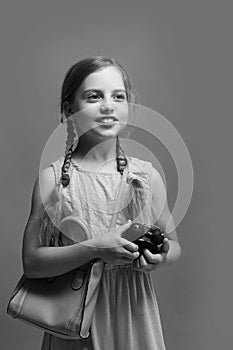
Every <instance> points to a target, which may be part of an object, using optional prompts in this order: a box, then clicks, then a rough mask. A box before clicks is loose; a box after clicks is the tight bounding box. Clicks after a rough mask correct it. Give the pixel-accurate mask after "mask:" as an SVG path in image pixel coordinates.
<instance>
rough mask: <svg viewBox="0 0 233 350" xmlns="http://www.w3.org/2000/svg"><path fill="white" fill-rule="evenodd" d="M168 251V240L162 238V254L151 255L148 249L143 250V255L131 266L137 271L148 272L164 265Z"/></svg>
mask: <svg viewBox="0 0 233 350" xmlns="http://www.w3.org/2000/svg"><path fill="white" fill-rule="evenodd" d="M168 250H169V240H168V239H167V238H164V241H163V246H162V252H161V253H159V254H152V253H151V252H150V251H149V250H148V249H145V250H144V252H143V255H140V256H139V258H137V259H135V260H134V262H133V266H134V268H135V270H137V271H144V272H150V271H153V270H155V269H156V268H158V267H159V266H161V264H164V263H166V259H167V253H168Z"/></svg>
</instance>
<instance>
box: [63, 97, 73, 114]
mask: <svg viewBox="0 0 233 350" xmlns="http://www.w3.org/2000/svg"><path fill="white" fill-rule="evenodd" d="M63 108H64V115H65V117H66V118H69V117H70V116H71V115H72V114H73V113H74V111H73V106H72V105H71V104H70V103H69V102H67V101H65V102H64V105H63Z"/></svg>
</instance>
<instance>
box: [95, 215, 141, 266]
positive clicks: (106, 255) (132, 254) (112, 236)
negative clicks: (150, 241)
mask: <svg viewBox="0 0 233 350" xmlns="http://www.w3.org/2000/svg"><path fill="white" fill-rule="evenodd" d="M130 226H131V221H128V222H127V223H126V224H124V225H122V226H121V227H119V228H114V229H110V230H109V232H107V233H105V234H103V235H102V236H101V237H98V238H94V239H93V240H92V244H93V245H94V246H95V249H96V255H97V257H98V258H100V259H102V260H104V261H105V262H106V263H108V264H113V265H123V264H126V263H130V262H132V261H133V260H134V259H137V258H138V257H139V252H138V246H137V245H136V244H134V243H132V242H130V241H128V240H126V239H124V238H122V237H121V235H122V234H123V233H124V232H125V231H126V230H128V229H129V227H130Z"/></svg>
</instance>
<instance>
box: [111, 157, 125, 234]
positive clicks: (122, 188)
mask: <svg viewBox="0 0 233 350" xmlns="http://www.w3.org/2000/svg"><path fill="white" fill-rule="evenodd" d="M127 175H128V163H127V164H126V166H125V168H124V171H123V174H122V175H121V182H120V187H119V191H118V194H117V198H116V202H115V208H114V212H113V216H112V220H111V224H110V228H114V227H115V226H116V222H117V217H118V214H119V211H120V207H121V203H122V202H123V198H124V194H125V188H126V184H127V181H126V179H127Z"/></svg>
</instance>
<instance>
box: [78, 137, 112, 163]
mask: <svg viewBox="0 0 233 350" xmlns="http://www.w3.org/2000/svg"><path fill="white" fill-rule="evenodd" d="M73 156H74V157H75V158H77V159H81V160H83V159H84V158H85V162H88V163H89V162H91V163H99V164H100V163H103V162H108V161H112V160H114V161H115V159H116V139H115V138H113V139H108V140H105V141H99V142H96V141H95V142H93V140H92V139H90V138H88V139H87V138H86V137H83V136H81V137H80V138H79V142H78V145H77V147H76V149H75V150H74V152H73Z"/></svg>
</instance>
